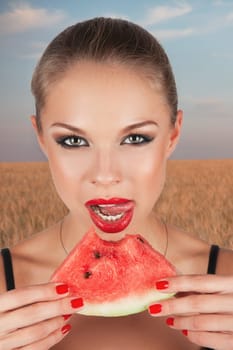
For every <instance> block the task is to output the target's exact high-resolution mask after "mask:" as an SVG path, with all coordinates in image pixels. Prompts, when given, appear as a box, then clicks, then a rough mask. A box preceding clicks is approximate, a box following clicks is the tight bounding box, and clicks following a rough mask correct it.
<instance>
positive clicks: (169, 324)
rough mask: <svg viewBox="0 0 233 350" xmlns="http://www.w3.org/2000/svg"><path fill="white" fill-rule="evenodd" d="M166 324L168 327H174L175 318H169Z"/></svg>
mask: <svg viewBox="0 0 233 350" xmlns="http://www.w3.org/2000/svg"><path fill="white" fill-rule="evenodd" d="M166 324H167V325H168V326H173V325H174V318H173V317H168V318H167V319H166Z"/></svg>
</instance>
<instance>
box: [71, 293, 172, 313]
mask: <svg viewBox="0 0 233 350" xmlns="http://www.w3.org/2000/svg"><path fill="white" fill-rule="evenodd" d="M173 295H174V293H170V294H168V293H160V292H158V291H156V290H155V289H152V290H150V291H148V292H147V293H145V294H143V295H132V294H131V295H129V296H127V297H124V298H122V299H117V300H116V301H109V302H108V301H106V302H101V303H98V304H94V303H93V304H92V303H85V300H84V306H83V307H82V309H80V310H79V311H77V313H79V314H82V315H87V316H105V317H114V316H116V317H117V316H127V315H130V314H136V313H138V312H142V311H144V310H146V309H147V308H148V306H149V305H150V304H152V303H154V302H157V301H159V300H163V299H168V298H171V297H172V296H173Z"/></svg>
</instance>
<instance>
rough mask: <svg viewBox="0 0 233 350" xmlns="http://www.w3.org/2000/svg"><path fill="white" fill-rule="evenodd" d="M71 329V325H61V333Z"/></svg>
mask: <svg viewBox="0 0 233 350" xmlns="http://www.w3.org/2000/svg"><path fill="white" fill-rule="evenodd" d="M70 330H71V325H70V324H66V325H65V326H63V327H62V329H61V332H62V334H66V333H68V332H69V331H70Z"/></svg>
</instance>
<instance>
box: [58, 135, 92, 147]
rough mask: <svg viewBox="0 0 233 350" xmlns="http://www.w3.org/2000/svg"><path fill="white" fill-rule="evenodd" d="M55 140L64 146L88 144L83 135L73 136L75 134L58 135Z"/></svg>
mask: <svg viewBox="0 0 233 350" xmlns="http://www.w3.org/2000/svg"><path fill="white" fill-rule="evenodd" d="M56 142H57V143H58V144H59V145H61V146H62V147H66V148H75V147H87V146H89V144H88V142H87V141H86V140H85V139H84V138H83V137H80V136H75V135H70V136H65V137H60V138H58V139H57V140H56Z"/></svg>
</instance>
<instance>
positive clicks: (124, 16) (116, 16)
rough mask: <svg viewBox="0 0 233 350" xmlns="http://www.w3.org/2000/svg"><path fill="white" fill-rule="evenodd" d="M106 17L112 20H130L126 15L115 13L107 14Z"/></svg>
mask: <svg viewBox="0 0 233 350" xmlns="http://www.w3.org/2000/svg"><path fill="white" fill-rule="evenodd" d="M104 17H110V18H121V19H125V20H127V21H129V20H130V18H129V16H126V15H124V14H120V13H113V12H107V13H105V14H104Z"/></svg>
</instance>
